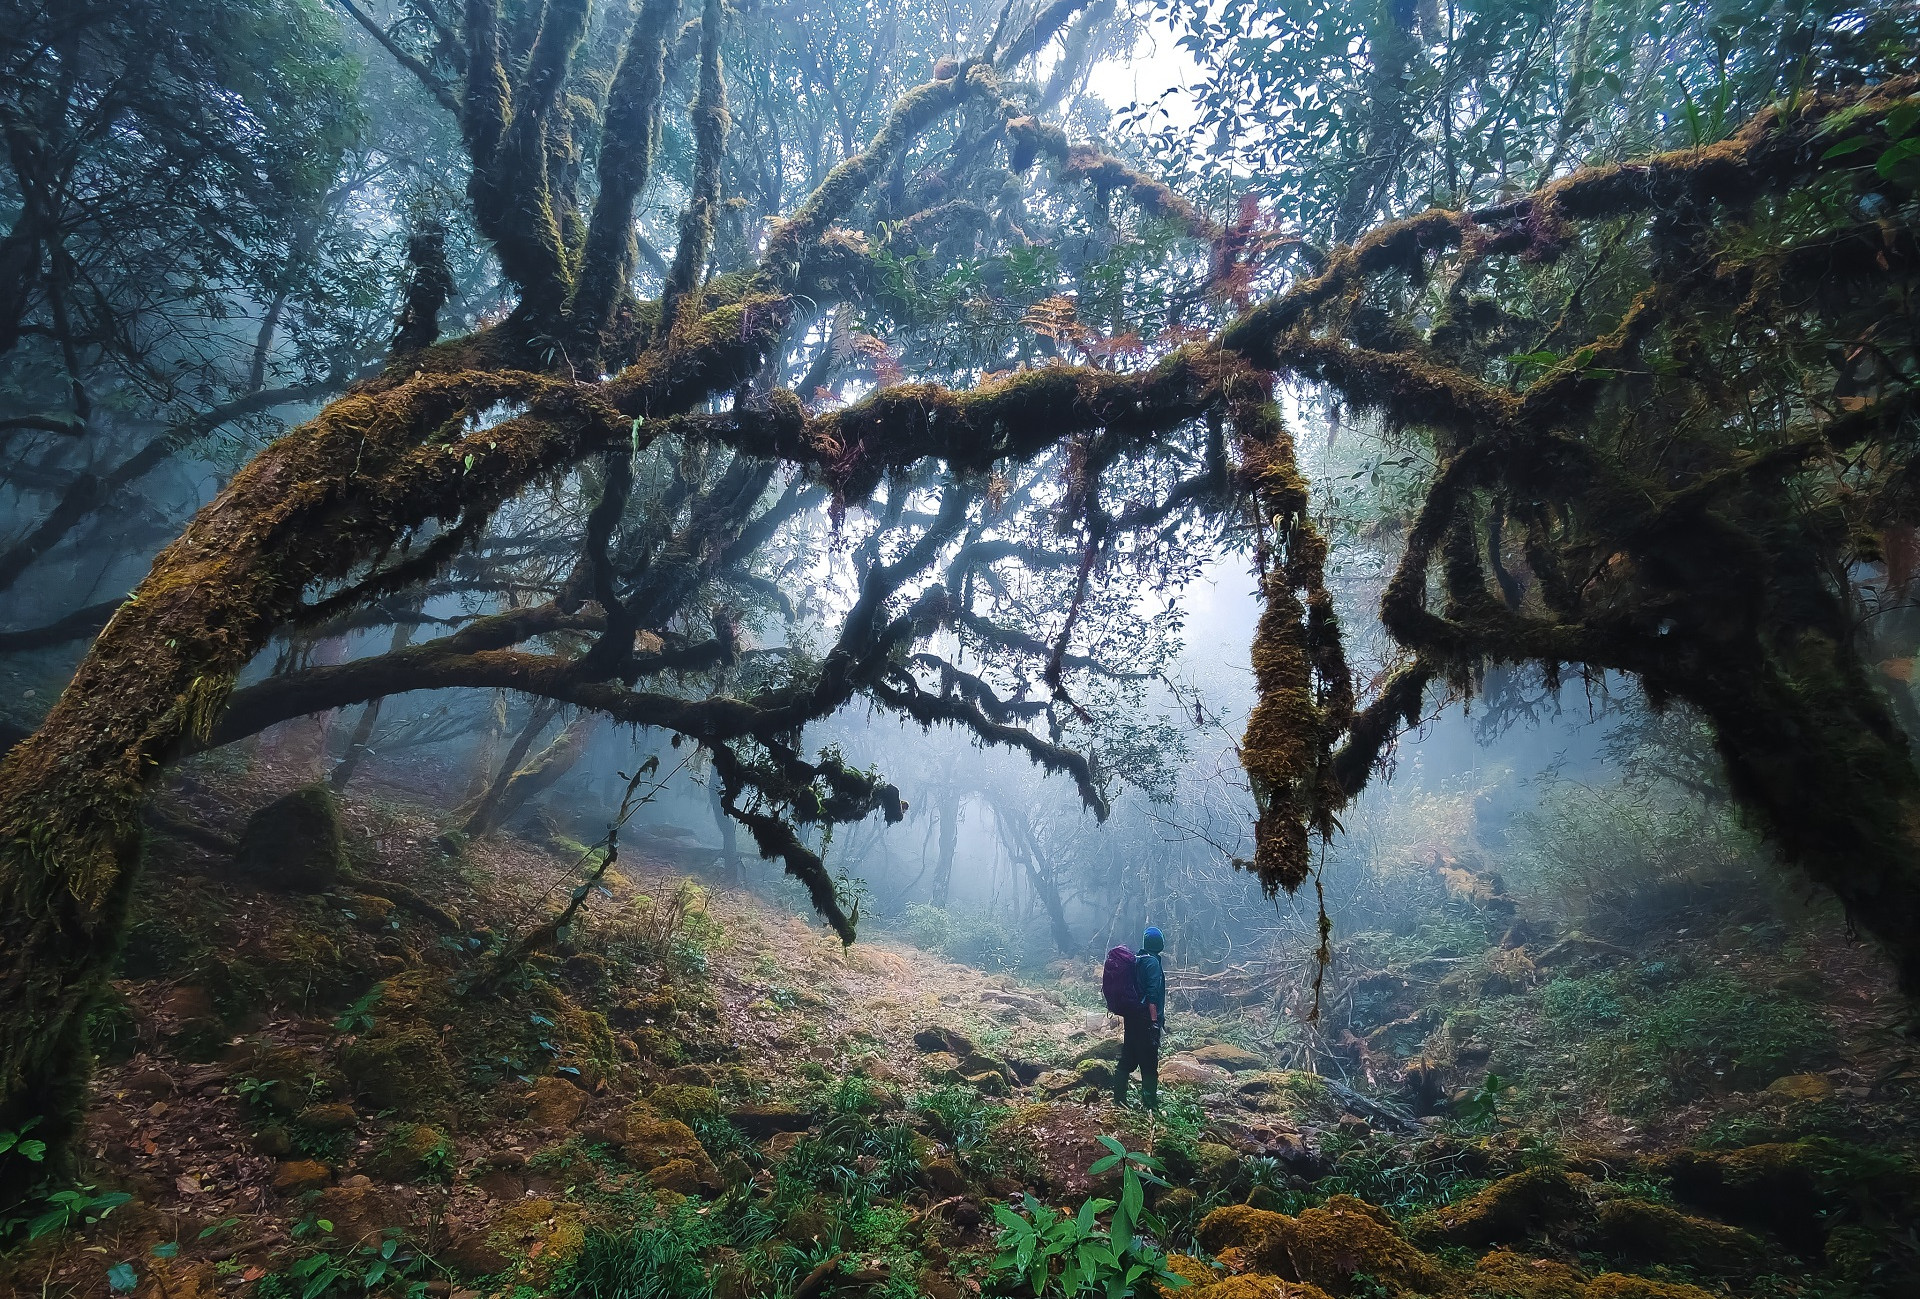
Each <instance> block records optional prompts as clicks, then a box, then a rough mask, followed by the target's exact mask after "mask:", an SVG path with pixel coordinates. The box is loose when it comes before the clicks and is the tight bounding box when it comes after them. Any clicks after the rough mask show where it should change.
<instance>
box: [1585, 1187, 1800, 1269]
mask: <svg viewBox="0 0 1920 1299" xmlns="http://www.w3.org/2000/svg"><path fill="white" fill-rule="evenodd" d="M1599 1239H1600V1243H1601V1246H1602V1247H1603V1248H1604V1249H1605V1250H1606V1251H1607V1252H1608V1253H1609V1254H1610V1255H1613V1256H1615V1257H1618V1258H1622V1259H1626V1260H1628V1261H1629V1262H1637V1263H1674V1264H1678V1265H1680V1266H1682V1267H1688V1268H1692V1269H1693V1270H1694V1271H1696V1272H1701V1273H1705V1274H1708V1275H1714V1276H1725V1275H1732V1274H1737V1273H1741V1272H1750V1271H1753V1270H1754V1269H1756V1268H1758V1267H1759V1266H1760V1264H1761V1263H1763V1262H1764V1261H1765V1260H1766V1247H1765V1246H1764V1245H1762V1244H1761V1243H1760V1241H1759V1239H1758V1238H1757V1237H1755V1236H1753V1235H1751V1234H1750V1233H1748V1232H1744V1231H1742V1230H1740V1229H1739V1228H1738V1227H1729V1226H1727V1225H1726V1224H1724V1223H1719V1222H1712V1221H1709V1220H1708V1219H1706V1218H1695V1217H1693V1216H1691V1215H1690V1214H1685V1213H1681V1212H1680V1211H1679V1210H1678V1209H1670V1208H1668V1207H1667V1206H1666V1205H1664V1204H1651V1203H1648V1202H1647V1201H1645V1200H1610V1201H1608V1202H1607V1203H1606V1204H1603V1205H1601V1206H1600V1223H1599Z"/></svg>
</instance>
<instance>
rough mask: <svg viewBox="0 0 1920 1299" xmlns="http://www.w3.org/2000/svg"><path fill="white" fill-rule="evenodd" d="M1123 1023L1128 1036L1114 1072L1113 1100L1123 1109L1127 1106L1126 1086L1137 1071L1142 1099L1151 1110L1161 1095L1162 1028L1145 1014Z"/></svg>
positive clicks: (1125, 1038)
mask: <svg viewBox="0 0 1920 1299" xmlns="http://www.w3.org/2000/svg"><path fill="white" fill-rule="evenodd" d="M1121 1022H1122V1023H1123V1024H1125V1025H1126V1032H1125V1035H1124V1036H1123V1037H1122V1038H1121V1039H1120V1063H1119V1064H1117V1065H1115V1066H1114V1070H1113V1099H1114V1101H1115V1102H1116V1103H1117V1104H1120V1105H1125V1104H1126V1103H1127V1083H1128V1081H1129V1079H1130V1076H1131V1075H1132V1073H1133V1071H1134V1070H1135V1069H1138V1070H1139V1071H1140V1099H1141V1101H1142V1102H1143V1103H1144V1104H1145V1105H1146V1107H1147V1108H1148V1109H1152V1108H1153V1107H1154V1105H1155V1104H1156V1103H1157V1102H1158V1100H1159V1091H1160V1026H1159V1025H1158V1024H1156V1023H1154V1022H1153V1021H1152V1020H1151V1019H1149V1018H1148V1017H1147V1016H1146V1015H1145V1014H1144V1013H1142V1014H1139V1015H1128V1016H1127V1017H1126V1018H1125V1019H1124V1020H1122V1021H1121Z"/></svg>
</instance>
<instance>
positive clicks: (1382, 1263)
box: [1287, 1195, 1446, 1295]
mask: <svg viewBox="0 0 1920 1299" xmlns="http://www.w3.org/2000/svg"><path fill="white" fill-rule="evenodd" d="M1287 1257H1288V1259H1289V1260H1290V1261H1291V1262H1292V1264H1293V1275H1295V1276H1297V1277H1298V1278H1299V1279H1300V1280H1302V1281H1305V1282H1307V1283H1308V1284H1310V1285H1317V1286H1319V1287H1321V1288H1322V1289H1324V1290H1327V1291H1329V1292H1330V1293H1333V1294H1336V1295H1343V1294H1346V1293H1347V1292H1348V1291H1349V1290H1350V1289H1351V1288H1352V1282H1353V1277H1354V1275H1355V1274H1356V1273H1360V1272H1364V1273H1366V1274H1367V1275H1368V1276H1370V1277H1372V1278H1374V1279H1375V1280H1376V1281H1379V1282H1383V1283H1385V1284H1386V1285H1388V1286H1398V1287H1400V1288H1402V1289H1404V1290H1412V1291H1416V1292H1418V1293H1420V1294H1437V1293H1439V1292H1440V1291H1441V1290H1442V1289H1443V1288H1444V1287H1445V1284H1446V1275H1445V1273H1444V1272H1442V1270H1441V1269H1440V1267H1439V1265H1438V1264H1436V1263H1435V1262H1434V1261H1433V1260H1432V1259H1430V1258H1428V1257H1427V1256H1426V1255H1425V1254H1422V1253H1421V1252H1420V1251H1419V1250H1417V1249H1415V1248H1414V1247H1413V1246H1412V1245H1409V1244H1408V1243H1407V1242H1406V1241H1404V1240H1402V1239H1400V1237H1399V1235H1398V1233H1396V1232H1395V1231H1394V1229H1393V1226H1392V1222H1391V1220H1390V1219H1388V1218H1387V1216H1386V1215H1385V1214H1384V1213H1382V1212H1381V1211H1380V1210H1379V1209H1377V1208H1375V1207H1374V1206H1373V1205H1371V1204H1367V1203H1365V1202H1363V1201H1361V1200H1356V1199H1354V1198H1353V1197H1352V1196H1351V1195H1336V1196H1334V1197H1332V1198H1331V1199H1329V1200H1328V1201H1327V1202H1326V1203H1325V1204H1324V1205H1322V1206H1321V1207H1320V1208H1317V1209H1308V1210H1306V1211H1304V1212H1302V1213H1301V1214H1300V1216H1299V1217H1297V1218H1295V1219H1294V1220H1293V1227H1292V1228H1291V1229H1290V1230H1289V1231H1288V1232H1287Z"/></svg>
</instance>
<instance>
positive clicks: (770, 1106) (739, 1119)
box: [727, 1102, 813, 1141]
mask: <svg viewBox="0 0 1920 1299" xmlns="http://www.w3.org/2000/svg"><path fill="white" fill-rule="evenodd" d="M727 1119H728V1120H729V1121H730V1122H731V1123H732V1124H733V1126H735V1127H736V1128H739V1129H740V1130H741V1131H742V1132H744V1133H746V1134H747V1136H748V1137H750V1138H752V1139H753V1140H755V1141H765V1140H766V1139H767V1138H769V1137H771V1136H773V1135H774V1134H775V1133H777V1132H805V1131H806V1130H807V1129H808V1128H809V1127H811V1126H812V1125H813V1115H812V1114H811V1113H809V1112H808V1111H806V1110H804V1109H802V1108H801V1107H800V1106H798V1105H782V1104H779V1103H773V1102H769V1103H765V1104H753V1105H736V1106H734V1107H733V1108H732V1109H731V1110H728V1111H727Z"/></svg>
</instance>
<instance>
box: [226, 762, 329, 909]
mask: <svg viewBox="0 0 1920 1299" xmlns="http://www.w3.org/2000/svg"><path fill="white" fill-rule="evenodd" d="M235 862H236V864H237V865H238V866H239V867H240V869H241V870H243V871H245V872H246V873H247V874H249V875H251V876H253V877H254V878H255V879H256V880H258V881H259V882H260V883H261V884H262V885H264V886H265V887H267V888H274V889H284V890H286V891H288V892H295V893H318V892H321V891H322V890H325V889H329V888H332V887H333V886H334V885H336V884H338V883H339V882H340V881H341V879H342V878H343V877H345V876H346V874H347V872H348V869H349V863H348V861H347V848H346V833H345V829H344V828H343V826H342V824H341V821H340V806H339V804H338V803H337V802H336V801H335V800H334V796H333V791H332V790H331V789H329V788H328V787H327V786H326V785H325V784H324V783H319V782H316V783H314V784H311V785H302V786H301V787H300V788H298V789H296V790H293V791H292V792H290V793H287V794H282V795H281V796H280V797H279V798H276V799H274V800H273V802H271V803H269V804H267V805H266V806H265V807H263V808H261V809H260V810H259V811H257V812H255V813H254V814H253V815H252V816H250V817H248V818H247V825H246V829H245V830H244V831H242V832H241V835H240V849H239V852H238V853H237V854H236V856H235Z"/></svg>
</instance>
